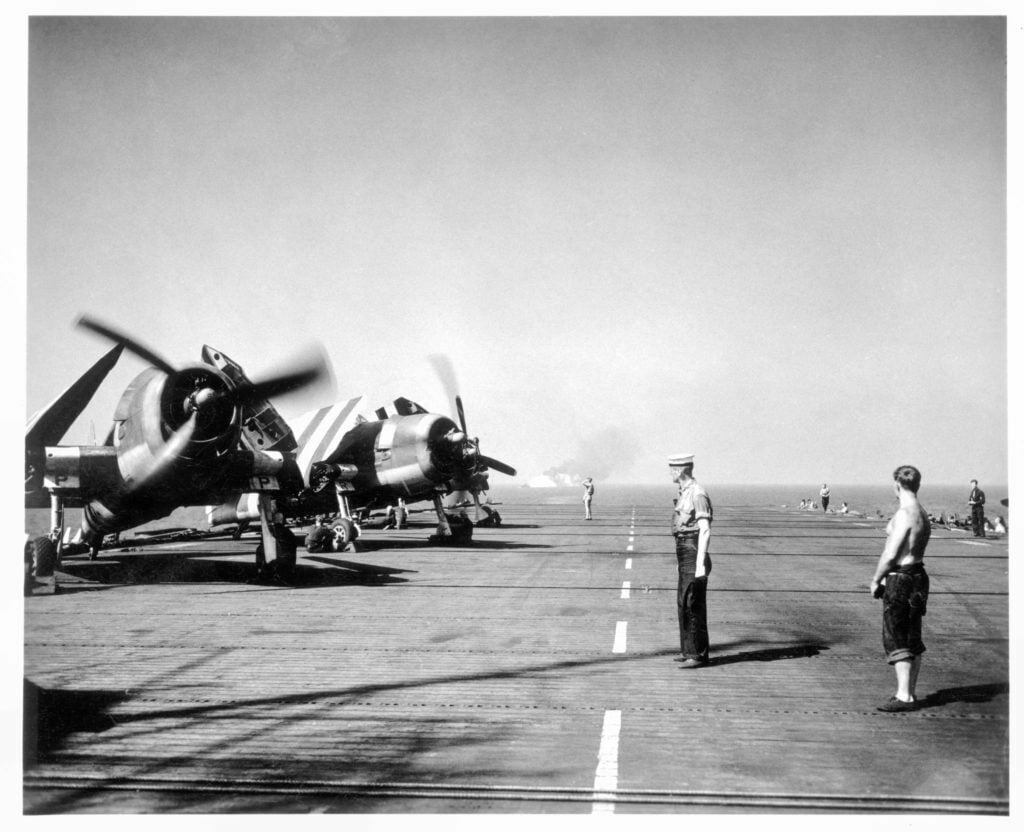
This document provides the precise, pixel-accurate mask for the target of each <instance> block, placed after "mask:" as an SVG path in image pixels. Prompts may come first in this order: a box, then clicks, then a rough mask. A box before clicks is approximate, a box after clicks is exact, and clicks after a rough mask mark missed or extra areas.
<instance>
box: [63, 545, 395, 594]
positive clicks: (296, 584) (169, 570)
mask: <svg viewBox="0 0 1024 832" xmlns="http://www.w3.org/2000/svg"><path fill="white" fill-rule="evenodd" d="M223 558H224V555H213V554H206V553H202V554H201V553H197V552H148V553H144V554H143V553H130V552H117V551H109V552H104V553H103V555H102V556H101V559H100V560H96V561H81V560H67V559H66V560H64V561H63V562H62V563H61V565H60V567H59V570H60V572H63V573H65V574H67V575H70V576H73V577H75V578H80V579H83V580H87V581H95V582H97V583H96V584H90V585H88V587H87V588H88V589H89V590H91V591H95V590H97V589H100V588H106V587H102V586H98V585H104V584H111V585H118V584H157V583H238V584H250V583H256V578H257V573H256V567H255V566H254V565H253V564H252V563H249V562H245V561H240V560H224V559H223ZM307 559H308V560H315V561H320V562H322V563H324V564H325V565H326V566H327V568H323V567H315V566H311V565H308V564H304V563H303V562H302V561H303V560H307ZM412 571H415V570H409V569H400V568H397V567H390V566H378V565H372V564H361V563H355V562H353V561H345V560H333V559H330V558H315V557H309V558H307V557H302V556H300V558H299V562H298V565H297V566H296V568H295V574H294V577H293V579H292V580H291V581H290V582H289V583H288V584H287V585H276V584H275V587H276V588H279V589H281V588H288V587H293V588H304V587H316V586H350V585H353V584H357V585H362V586H379V585H381V584H391V583H405V582H406V579H405V578H401V577H398V575H399V574H401V573H405V572H412ZM97 584H98V585H97ZM85 589H86V586H84V585H79V586H74V585H69V584H61V585H60V592H61V594H65V593H69V594H70V593H73V592H76V591H85Z"/></svg>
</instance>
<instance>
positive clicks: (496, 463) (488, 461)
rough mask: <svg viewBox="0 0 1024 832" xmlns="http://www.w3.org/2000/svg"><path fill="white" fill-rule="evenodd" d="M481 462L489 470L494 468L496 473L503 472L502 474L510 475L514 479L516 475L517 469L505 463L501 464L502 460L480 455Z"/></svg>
mask: <svg viewBox="0 0 1024 832" xmlns="http://www.w3.org/2000/svg"><path fill="white" fill-rule="evenodd" d="M480 461H481V462H482V463H483V464H484V465H486V466H487V467H488V468H493V469H494V470H495V471H501V473H503V474H508V475H509V476H510V477H514V476H515V475H516V469H515V468H513V467H512V466H511V465H506V464H505V463H504V462H501V461H500V460H497V459H493V458H492V457H489V456H484V455H483V454H480Z"/></svg>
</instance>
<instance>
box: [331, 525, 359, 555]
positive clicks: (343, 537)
mask: <svg viewBox="0 0 1024 832" xmlns="http://www.w3.org/2000/svg"><path fill="white" fill-rule="evenodd" d="M357 537H359V529H357V528H356V524H355V523H353V522H352V521H351V520H349V519H348V518H347V517H342V518H341V519H339V520H338V522H337V523H335V524H334V551H336V552H341V551H344V549H345V547H346V546H348V544H349V543H351V542H352V541H353V540H355V539H356V538H357Z"/></svg>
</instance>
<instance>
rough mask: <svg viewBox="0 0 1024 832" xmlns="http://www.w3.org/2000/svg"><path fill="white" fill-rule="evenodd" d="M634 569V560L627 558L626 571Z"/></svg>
mask: <svg viewBox="0 0 1024 832" xmlns="http://www.w3.org/2000/svg"><path fill="white" fill-rule="evenodd" d="M632 568H633V558H626V569H632Z"/></svg>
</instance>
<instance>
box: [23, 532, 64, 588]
mask: <svg viewBox="0 0 1024 832" xmlns="http://www.w3.org/2000/svg"><path fill="white" fill-rule="evenodd" d="M29 547H31V554H32V574H33V575H35V576H36V577H37V578H49V577H50V576H51V575H52V574H53V570H54V569H55V568H56V566H57V547H56V546H55V545H54V542H53V541H52V540H50V538H48V537H36V538H33V539H32V541H31V542H30V543H29ZM28 559H29V552H28V551H27V550H26V552H25V560H26V562H27V561H28Z"/></svg>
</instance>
